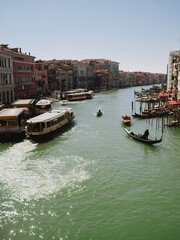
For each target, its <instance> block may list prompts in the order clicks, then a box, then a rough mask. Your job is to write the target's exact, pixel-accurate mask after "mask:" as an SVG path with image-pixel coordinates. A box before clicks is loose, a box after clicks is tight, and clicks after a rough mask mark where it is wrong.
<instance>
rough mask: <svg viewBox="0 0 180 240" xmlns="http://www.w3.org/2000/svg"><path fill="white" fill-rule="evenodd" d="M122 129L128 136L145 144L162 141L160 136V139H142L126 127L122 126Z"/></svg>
mask: <svg viewBox="0 0 180 240" xmlns="http://www.w3.org/2000/svg"><path fill="white" fill-rule="evenodd" d="M124 130H125V132H126V133H127V134H128V135H129V136H130V137H132V138H134V139H135V140H137V141H140V142H144V143H147V144H155V143H160V142H161V141H162V137H161V138H160V139H143V138H142V137H141V136H139V135H136V134H135V133H133V132H130V131H129V130H128V129H127V128H124Z"/></svg>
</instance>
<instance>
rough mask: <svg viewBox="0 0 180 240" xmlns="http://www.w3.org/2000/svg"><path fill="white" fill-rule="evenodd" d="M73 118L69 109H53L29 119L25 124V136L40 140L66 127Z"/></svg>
mask: <svg viewBox="0 0 180 240" xmlns="http://www.w3.org/2000/svg"><path fill="white" fill-rule="evenodd" d="M74 118H75V116H74V113H73V111H72V109H71V108H61V109H53V110H51V111H49V112H46V113H43V114H41V115H38V116H36V117H34V118H31V119H29V120H28V121H27V122H26V123H27V126H26V135H28V136H30V137H31V138H34V139H42V137H45V136H48V135H49V134H52V133H54V132H56V131H58V130H59V129H61V128H63V127H64V126H66V125H67V124H68V123H70V122H71V121H72V120H73V119H74Z"/></svg>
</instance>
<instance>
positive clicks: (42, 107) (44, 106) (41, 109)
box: [35, 99, 52, 115]
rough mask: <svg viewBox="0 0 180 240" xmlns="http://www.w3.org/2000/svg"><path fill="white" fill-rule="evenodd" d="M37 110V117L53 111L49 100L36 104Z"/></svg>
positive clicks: (42, 100)
mask: <svg viewBox="0 0 180 240" xmlns="http://www.w3.org/2000/svg"><path fill="white" fill-rule="evenodd" d="M35 109H36V115H39V114H43V113H45V112H48V111H50V110H51V109H52V107H51V101H50V100H47V99H41V100H39V101H38V102H37V103H36V106H35Z"/></svg>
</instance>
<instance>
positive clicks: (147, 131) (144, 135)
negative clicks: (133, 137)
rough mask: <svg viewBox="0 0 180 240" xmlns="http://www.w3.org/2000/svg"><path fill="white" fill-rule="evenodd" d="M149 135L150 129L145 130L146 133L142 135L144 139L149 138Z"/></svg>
mask: <svg viewBox="0 0 180 240" xmlns="http://www.w3.org/2000/svg"><path fill="white" fill-rule="evenodd" d="M148 136H149V130H148V129H146V131H145V132H144V134H143V135H142V138H143V139H148Z"/></svg>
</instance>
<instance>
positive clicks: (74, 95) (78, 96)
mask: <svg viewBox="0 0 180 240" xmlns="http://www.w3.org/2000/svg"><path fill="white" fill-rule="evenodd" d="M93 96H94V92H93V91H87V89H75V90H72V91H67V92H65V93H62V97H61V98H62V99H67V100H68V101H80V100H85V99H91V98H93Z"/></svg>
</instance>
